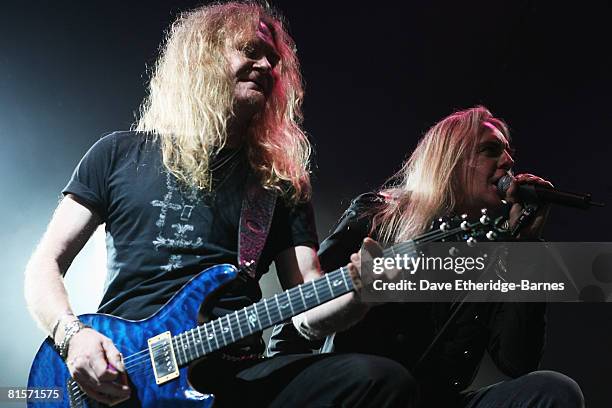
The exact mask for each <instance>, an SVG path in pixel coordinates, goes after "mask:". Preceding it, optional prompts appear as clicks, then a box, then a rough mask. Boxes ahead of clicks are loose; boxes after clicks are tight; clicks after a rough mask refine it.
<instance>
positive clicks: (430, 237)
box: [125, 223, 478, 369]
mask: <svg viewBox="0 0 612 408" xmlns="http://www.w3.org/2000/svg"><path fill="white" fill-rule="evenodd" d="M475 225H478V223H474V224H471V225H468V227H469V228H472V227H474V226H475ZM462 231H463V229H461V228H460V227H457V228H454V229H450V230H448V231H437V230H435V231H430V232H428V233H425V234H423V235H421V236H420V237H418V238H416V239H414V240H411V241H407V242H405V243H400V244H397V245H395V246H394V247H392V248H393V249H394V250H398V251H402V250H404V249H406V248H410V247H414V244H415V243H418V244H424V243H429V242H434V241H437V240H440V239H444V238H446V237H450V236H453V235H456V234H457V233H458V232H462ZM314 285H315V288H316V285H317V283H316V281H315V283H314ZM321 285H323V286H325V285H324V284H322V283H321ZM296 288H297V287H296ZM296 288H292V289H290V290H289V291H291V290H294V289H296ZM289 291H288V292H289ZM294 292H295V291H294ZM264 300H265V299H264ZM251 306H253V305H251ZM251 306H248V307H251ZM264 306H265V304H264ZM245 309H246V308H244V309H242V310H245ZM255 312H256V313H257V315H259V312H257V309H255ZM266 313H267V314H268V320H269V321H271V320H272V319H271V316H270V312H269V311H268V310H267V309H266ZM279 315H280V316H279V317H281V318H282V313H280V311H279ZM226 316H230V315H226ZM221 319H223V317H220V318H218V319H215V320H213V321H211V322H209V323H207V324H210V326H211V331H213V332H214V331H215V330H216V329H215V328H214V322H215V321H218V323H219V327H220V328H221V329H222V330H221V335H222V339H223V340H222V342H223V343H225V344H223V346H221V347H217V348H214V347H213V346H212V345H211V344H210V338H208V339H207V342H208V343H209V344H208V345H209V348H210V351H209V352H208V353H210V352H213V351H216V350H218V349H219V348H222V347H225V346H227V345H229V344H231V343H229V342H228V341H227V339H226V337H225V334H224V333H226V332H227V331H226V330H224V329H226V328H227V329H229V330H231V331H232V333H233V331H235V328H236V327H238V328H241V323H240V321H239V318H238V317H237V319H236V322H232V321H231V320H230V319H229V317H228V322H229V326H225V327H223V325H222V323H221ZM274 320H276V316H275V319H274ZM259 323H260V325H261V321H259ZM247 327H249V326H247ZM194 330H198V337H199V338H201V329H200V328H192V329H191V330H188V331H185V332H183V333H181V334H179V335H176V336H174V337H173V339H172V341H174V345H173V346H174V348H175V350H176V352H178V350H180V349H181V348H180V347H179V344H178V343H179V341H180V342H181V343H182V345H183V347H182V349H183V350H182V351H183V355H184V356H185V357H186V359H187V360H189V357H188V356H187V351H190V350H187V349H191V348H194V349H196V354H197V345H198V341H197V340H195V335H194V333H193V331H194ZM258 331H259V330H258ZM253 333H254V331H252V332H251V333H250V334H249V335H251V334H253ZM190 335H191V337H192V339H194V340H191V339H190V338H189V337H190ZM234 337H235V336H234ZM243 337H245V336H242V337H241V338H243ZM213 338H215V339H216V341H217V342H218V333H216V336H215V337H213ZM232 340H233V341H232V342H235V339H232ZM199 345H200V348H201V349H202V350H204V355H205V354H207V352H206V347H205V345H204V343H203V342H202V341H200V342H199ZM165 346H166V345H160V346H156V347H155V348H153V351H157V350H159V348H161V347H165ZM148 351H149V350H148V349H146V350H141V351H139V352H137V353H134V354H132V355H130V356H128V357H126V358H125V362H126V363H127V364H126V369H132V368H134V367H137V366H138V365H140V364H142V363H144V362H146V361H147V360H150V359H149V356H148V355H143V354H145V353H147V352H148ZM176 352H175V354H176ZM189 354H190V355H191V354H192V353H191V352H190V353H189ZM191 357H193V356H191Z"/></svg>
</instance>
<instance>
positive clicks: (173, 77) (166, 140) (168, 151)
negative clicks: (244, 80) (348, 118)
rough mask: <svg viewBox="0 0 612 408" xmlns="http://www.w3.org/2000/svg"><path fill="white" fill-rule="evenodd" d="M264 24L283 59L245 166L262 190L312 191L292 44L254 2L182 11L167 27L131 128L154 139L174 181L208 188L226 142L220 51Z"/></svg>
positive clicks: (226, 91) (226, 94)
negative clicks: (254, 174) (212, 164)
mask: <svg viewBox="0 0 612 408" xmlns="http://www.w3.org/2000/svg"><path fill="white" fill-rule="evenodd" d="M260 21H263V22H265V24H266V25H268V27H269V28H270V30H271V31H272V35H273V38H274V42H275V45H276V48H277V51H278V53H279V55H280V62H279V63H278V65H277V66H276V68H275V77H276V80H275V85H274V89H273V90H272V92H271V95H270V97H269V98H268V99H267V101H266V106H265V108H264V112H263V113H262V114H259V115H257V116H256V117H255V118H253V121H252V123H251V126H250V134H249V135H248V136H249V137H248V138H247V139H246V140H247V151H248V157H249V163H250V165H251V167H252V168H253V170H254V171H256V172H257V173H258V175H259V176H260V179H261V181H262V184H263V185H264V186H265V187H266V188H271V189H276V190H278V191H279V192H280V193H283V194H285V195H286V196H287V197H289V198H290V199H291V200H292V201H297V200H299V199H302V198H306V197H308V195H309V193H310V179H309V160H310V153H311V146H310V143H309V141H308V138H307V137H306V135H305V134H304V132H303V131H302V129H301V127H300V125H301V122H302V111H301V105H302V98H303V93H304V92H303V85H302V77H301V74H300V69H299V62H298V59H297V56H296V53H295V46H294V42H293V40H292V39H291V37H290V36H289V34H288V33H287V31H286V30H285V29H284V27H283V24H282V21H281V19H280V18H279V17H277V16H276V15H275V14H274V13H273V12H272V11H271V10H269V9H267V8H264V7H263V6H261V5H260V4H258V3H255V2H229V3H224V4H220V3H216V4H213V5H208V6H204V7H200V8H197V9H195V10H192V11H189V12H186V13H183V14H181V15H180V16H179V17H178V18H177V20H176V21H175V22H174V23H173V25H172V26H171V27H170V30H169V32H168V33H167V35H166V39H165V41H164V43H163V46H162V49H161V52H160V56H159V58H158V60H157V62H156V64H155V67H154V69H153V72H152V76H151V80H150V84H149V90H148V96H147V97H146V99H145V100H144V102H143V104H142V106H141V109H140V117H139V119H138V120H137V123H136V124H135V129H136V130H138V131H143V132H148V133H150V134H153V135H155V136H156V137H159V138H160V140H161V150H162V157H163V163H164V165H165V167H166V168H167V169H168V170H169V171H170V172H171V173H172V174H174V175H175V176H176V177H177V178H178V179H179V180H181V181H183V182H185V183H186V184H188V185H192V186H195V187H197V188H200V189H210V188H211V183H212V180H211V174H210V171H209V166H210V162H211V160H212V158H214V156H215V155H216V154H217V153H218V152H219V151H220V150H221V149H222V148H223V147H224V146H225V145H226V143H227V138H228V121H229V119H230V118H231V117H232V115H233V112H232V106H233V103H234V79H233V78H232V77H231V75H230V73H229V69H228V66H229V64H228V60H227V57H226V53H225V50H226V49H227V47H235V48H237V49H241V47H243V46H244V45H245V44H246V43H247V42H248V41H249V40H250V39H252V38H253V37H254V36H255V35H256V32H257V27H258V25H259V22H260Z"/></svg>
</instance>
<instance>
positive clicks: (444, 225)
mask: <svg viewBox="0 0 612 408" xmlns="http://www.w3.org/2000/svg"><path fill="white" fill-rule="evenodd" d="M449 229H450V225H448V222H443V223H442V224H440V231H442V232H444V231H448V230H449Z"/></svg>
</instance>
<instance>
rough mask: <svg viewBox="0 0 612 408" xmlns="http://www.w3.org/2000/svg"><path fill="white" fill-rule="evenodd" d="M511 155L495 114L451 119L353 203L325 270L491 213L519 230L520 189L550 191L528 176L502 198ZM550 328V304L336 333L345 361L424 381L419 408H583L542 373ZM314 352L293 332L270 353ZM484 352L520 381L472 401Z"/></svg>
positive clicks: (377, 321)
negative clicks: (387, 366) (378, 363)
mask: <svg viewBox="0 0 612 408" xmlns="http://www.w3.org/2000/svg"><path fill="white" fill-rule="evenodd" d="M512 152H513V151H512V149H511V148H510V137H509V132H508V127H507V125H506V124H505V123H504V122H503V121H502V120H500V119H498V118H495V117H494V116H493V115H492V114H491V113H490V112H489V111H488V110H487V109H486V108H484V107H482V106H479V107H475V108H472V109H467V110H463V111H458V112H455V113H453V114H451V115H450V116H448V117H446V118H444V119H443V120H441V121H440V122H438V123H436V124H435V125H434V126H433V127H432V128H431V129H429V131H428V132H427V133H426V134H425V136H424V137H423V138H422V139H421V141H420V142H419V143H418V146H417V147H416V149H415V150H414V152H413V153H412V154H411V155H410V157H409V159H408V160H407V161H406V163H405V164H404V165H403V167H402V168H401V170H400V171H399V172H398V173H397V174H396V175H395V176H394V177H393V178H392V179H391V180H390V182H389V183H387V185H386V186H385V187H384V188H382V189H381V190H380V191H378V192H376V193H368V194H363V195H361V196H359V197H357V198H356V199H355V200H353V202H352V203H351V205H350V207H349V208H348V209H347V210H346V212H345V213H344V215H343V216H342V218H341V219H340V221H339V223H338V225H337V227H336V229H335V230H334V232H333V233H332V234H331V235H330V236H329V237H328V238H327V239H326V240H325V241H324V242H323V243H322V244H321V249H320V250H319V258H320V260H321V265H322V268H323V270H324V271H331V270H334V269H335V268H337V267H338V266H339V265H342V264H343V263H344V262H345V259H346V258H347V257H349V256H350V259H351V260H352V262H353V263H354V264H355V265H359V262H360V256H359V254H358V253H357V251H359V249H360V247H361V245H365V246H366V247H368V248H369V249H370V250H371V251H376V250H377V244H376V242H375V241H373V240H372V238H374V239H376V240H379V241H380V242H383V243H385V244H395V243H400V242H405V241H407V240H410V239H412V238H415V237H416V236H418V235H420V234H422V233H424V232H426V231H428V230H429V228H430V226H431V223H432V221H434V220H436V219H438V218H439V217H444V216H450V215H459V214H464V213H465V214H468V215H470V216H474V215H479V214H480V211H481V209H482V208H487V209H488V210H489V212H490V213H494V212H495V213H501V212H508V216H509V224H510V227H513V226H514V225H515V224H516V223H517V221H518V219H519V216H520V215H521V213H522V210H523V205H522V204H521V202H520V201H519V200H518V199H517V185H519V184H522V183H532V184H533V183H538V184H543V185H550V183H549V182H547V181H546V180H543V179H542V178H540V177H537V176H534V175H531V174H519V175H516V176H514V179H513V181H512V184H511V186H510V188H509V189H508V190H507V194H506V196H505V197H500V194H499V192H498V189H497V182H498V180H499V179H500V178H501V177H502V176H504V175H506V174H509V173H510V172H511V170H512V167H513V165H514V160H513V157H512ZM502 198H505V199H506V200H507V202H508V203H509V204H508V205H504V203H503V201H502ZM546 212H547V208H541V210H540V211H539V212H538V213H536V214H535V218H534V219H533V220H532V221H530V222H528V223H527V224H525V225H523V226H522V228H521V230H520V233H519V238H521V239H525V240H535V239H539V238H540V235H541V232H542V228H543V225H544V222H545V218H546ZM366 237H367V238H366ZM364 238H365V240H364ZM351 253H353V254H351ZM544 327H545V306H544V304H541V303H463V304H462V305H461V306H460V307H459V306H457V305H456V304H455V305H451V304H449V303H390V304H384V305H380V306H376V307H372V308H371V309H370V310H369V311H368V312H367V314H366V316H365V318H364V319H363V320H362V321H360V322H359V323H357V324H356V325H355V326H353V327H352V328H350V329H348V330H346V331H344V332H339V333H336V335H335V338H334V340H333V344H334V351H335V352H338V353H346V352H360V353H369V354H375V355H379V356H383V357H387V358H390V359H393V360H395V361H397V362H399V363H401V364H402V365H403V366H404V367H405V368H406V369H407V370H409V371H410V372H411V373H412V374H413V375H414V376H415V378H416V382H417V384H418V394H419V401H418V403H417V406H420V407H449V408H451V407H479V408H484V407H495V408H501V407H523V406H525V407H527V406H529V407H568V408H569V407H581V406H583V405H584V400H583V397H582V393H581V391H580V388H579V387H578V385H577V384H576V383H575V382H574V381H573V380H572V379H570V378H569V377H566V376H564V375H562V374H559V373H555V372H552V371H535V370H537V367H538V364H539V361H540V358H541V355H542V352H543V346H544ZM315 346H318V344H313V343H311V344H306V343H305V342H304V341H303V340H302V339H301V338H300V337H299V336H298V335H297V334H296V333H295V331H294V328H293V327H291V326H277V327H276V328H275V332H274V334H273V336H272V339H271V342H270V352H271V354H290V353H298V352H302V353H303V352H307V351H308V350H309V349H310V348H312V347H315ZM485 350H487V351H488V352H489V354H490V355H491V357H492V359H493V361H494V362H495V364H496V366H497V367H498V368H499V369H500V371H501V372H503V374H505V375H506V376H508V377H510V378H511V380H508V381H504V382H501V383H499V384H495V385H493V386H490V387H486V388H482V389H479V390H473V391H466V389H467V388H468V387H469V386H470V384H471V382H472V381H473V379H474V377H475V374H476V372H477V369H478V367H479V365H480V361H481V359H482V357H483V355H484V353H485Z"/></svg>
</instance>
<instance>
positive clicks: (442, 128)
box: [373, 106, 509, 243]
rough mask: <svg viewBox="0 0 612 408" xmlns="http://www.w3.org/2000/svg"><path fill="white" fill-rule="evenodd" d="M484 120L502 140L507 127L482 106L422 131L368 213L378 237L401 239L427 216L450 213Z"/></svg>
mask: <svg viewBox="0 0 612 408" xmlns="http://www.w3.org/2000/svg"><path fill="white" fill-rule="evenodd" d="M485 122H488V123H490V124H492V125H493V126H495V127H496V128H497V129H498V130H499V131H500V132H501V133H502V134H503V135H504V136H505V137H506V138H507V139H508V140H509V132H508V126H507V125H506V124H505V123H504V121H502V120H501V119H498V118H495V117H493V115H492V114H491V112H489V110H488V109H487V108H485V107H483V106H477V107H474V108H471V109H467V110H463V111H458V112H455V113H453V114H452V115H450V116H448V117H446V118H444V119H442V120H441V121H440V122H438V123H436V124H435V125H434V126H433V127H432V128H431V129H429V130H428V131H427V133H426V134H425V136H424V137H423V138H422V139H421V140H420V141H419V143H418V145H417V147H416V149H415V150H414V152H413V153H412V155H411V156H410V157H409V158H408V160H407V161H406V162H405V163H404V164H403V166H402V168H401V169H400V170H399V171H398V172H397V173H396V174H395V175H394V176H393V177H391V178H390V179H389V181H388V182H387V183H386V184H385V188H383V189H382V190H381V191H380V193H381V194H382V195H383V196H384V197H386V200H385V202H384V204H383V205H382V206H381V207H380V208H379V209H378V210H377V213H376V214H375V215H374V222H373V228H374V229H376V230H377V231H378V233H377V235H378V238H379V239H380V240H381V241H382V242H386V243H396V242H401V241H406V240H408V239H411V238H414V237H415V236H417V235H419V234H422V233H424V232H425V231H426V230H427V229H428V228H429V225H430V223H431V221H432V220H434V219H436V218H437V217H439V216H441V215H446V214H449V213H452V212H453V211H454V209H455V208H456V207H457V205H458V204H459V203H460V200H461V198H462V195H463V194H465V193H466V191H465V186H462V185H461V184H462V180H467V179H469V176H470V171H471V167H470V166H468V163H469V162H470V160H471V158H472V157H474V155H475V153H476V147H477V145H478V141H479V139H480V136H481V135H482V132H484V131H485V130H486V129H487V127H486V126H485Z"/></svg>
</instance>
